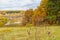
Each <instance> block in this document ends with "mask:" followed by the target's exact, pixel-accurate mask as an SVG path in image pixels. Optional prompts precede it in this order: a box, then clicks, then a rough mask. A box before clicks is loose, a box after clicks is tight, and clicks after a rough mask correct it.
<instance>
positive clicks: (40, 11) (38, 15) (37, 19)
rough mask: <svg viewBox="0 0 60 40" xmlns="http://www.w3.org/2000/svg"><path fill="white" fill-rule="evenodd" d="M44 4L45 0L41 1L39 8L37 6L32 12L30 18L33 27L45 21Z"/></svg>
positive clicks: (45, 11)
mask: <svg viewBox="0 0 60 40" xmlns="http://www.w3.org/2000/svg"><path fill="white" fill-rule="evenodd" d="M46 4H47V0H42V1H41V4H40V6H38V7H37V9H35V10H34V14H33V17H32V22H33V24H34V25H40V24H42V23H43V21H44V20H45V17H46V15H47V10H46Z"/></svg>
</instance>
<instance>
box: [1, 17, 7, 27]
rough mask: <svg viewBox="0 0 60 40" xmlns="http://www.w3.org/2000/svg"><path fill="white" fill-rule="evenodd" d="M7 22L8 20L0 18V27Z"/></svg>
mask: <svg viewBox="0 0 60 40" xmlns="http://www.w3.org/2000/svg"><path fill="white" fill-rule="evenodd" d="M7 22H8V18H5V17H0V27H2V26H4V25H5V24H6V23H7Z"/></svg>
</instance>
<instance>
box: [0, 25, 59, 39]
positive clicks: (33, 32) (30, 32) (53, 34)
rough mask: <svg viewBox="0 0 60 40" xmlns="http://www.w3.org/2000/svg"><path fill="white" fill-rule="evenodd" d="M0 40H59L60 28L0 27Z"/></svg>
mask: <svg viewBox="0 0 60 40" xmlns="http://www.w3.org/2000/svg"><path fill="white" fill-rule="evenodd" d="M0 40H60V26H46V27H1V28H0Z"/></svg>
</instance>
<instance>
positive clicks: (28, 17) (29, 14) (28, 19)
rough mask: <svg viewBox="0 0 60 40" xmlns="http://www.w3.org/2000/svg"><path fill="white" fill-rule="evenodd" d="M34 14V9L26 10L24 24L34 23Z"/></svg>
mask: <svg viewBox="0 0 60 40" xmlns="http://www.w3.org/2000/svg"><path fill="white" fill-rule="evenodd" d="M32 15H33V9H29V10H26V11H25V13H24V18H23V23H22V24H23V25H26V24H28V23H30V24H32Z"/></svg>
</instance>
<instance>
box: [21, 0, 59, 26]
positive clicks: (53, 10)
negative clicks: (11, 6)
mask: <svg viewBox="0 0 60 40" xmlns="http://www.w3.org/2000/svg"><path fill="white" fill-rule="evenodd" d="M22 24H23V25H26V24H33V25H35V26H38V25H59V24H60V1H59V0H42V1H41V3H40V5H39V6H38V7H37V8H36V9H35V10H33V9H29V10H26V11H25V14H24V19H23V21H22Z"/></svg>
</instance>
